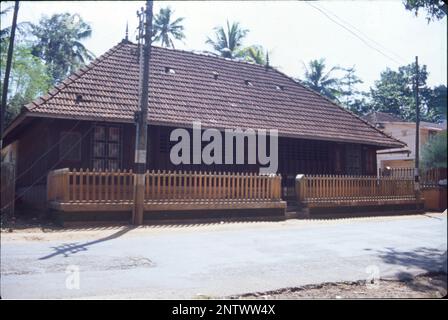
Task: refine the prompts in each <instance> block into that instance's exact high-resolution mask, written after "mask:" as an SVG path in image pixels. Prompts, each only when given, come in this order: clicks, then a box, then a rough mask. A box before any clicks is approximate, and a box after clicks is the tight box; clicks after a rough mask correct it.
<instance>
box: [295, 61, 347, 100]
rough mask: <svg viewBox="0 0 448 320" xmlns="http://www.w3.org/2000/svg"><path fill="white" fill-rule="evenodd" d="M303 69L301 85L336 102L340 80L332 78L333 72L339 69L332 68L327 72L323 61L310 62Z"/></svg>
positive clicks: (339, 93)
mask: <svg viewBox="0 0 448 320" xmlns="http://www.w3.org/2000/svg"><path fill="white" fill-rule="evenodd" d="M304 67H305V79H304V80H303V81H302V83H303V84H304V85H305V86H307V87H308V88H310V89H313V90H314V91H316V92H319V93H320V94H322V95H324V96H326V97H328V98H329V99H331V100H334V101H338V98H339V96H340V95H341V90H340V79H339V78H337V77H336V76H334V75H333V74H334V72H335V71H337V70H340V68H339V67H332V68H330V69H329V70H328V68H327V66H326V64H325V59H323V58H321V59H319V60H311V61H310V62H309V63H308V65H304Z"/></svg>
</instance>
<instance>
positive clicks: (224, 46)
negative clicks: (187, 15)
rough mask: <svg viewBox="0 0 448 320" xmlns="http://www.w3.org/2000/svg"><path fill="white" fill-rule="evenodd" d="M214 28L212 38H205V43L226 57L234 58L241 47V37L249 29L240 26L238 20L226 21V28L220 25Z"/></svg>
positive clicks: (242, 37)
mask: <svg viewBox="0 0 448 320" xmlns="http://www.w3.org/2000/svg"><path fill="white" fill-rule="evenodd" d="M214 30H215V35H214V39H211V38H207V41H206V43H207V44H210V45H211V46H213V49H215V51H217V52H219V53H220V54H221V56H223V57H226V58H235V56H236V55H237V53H238V50H239V49H240V48H241V45H242V41H243V39H244V38H245V37H246V35H247V33H248V32H249V30H246V29H243V28H241V26H240V24H239V22H233V23H232V25H230V23H229V21H227V29H224V27H222V26H220V27H216V28H215V29H214Z"/></svg>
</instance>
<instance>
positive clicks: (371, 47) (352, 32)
mask: <svg viewBox="0 0 448 320" xmlns="http://www.w3.org/2000/svg"><path fill="white" fill-rule="evenodd" d="M305 3H306V4H308V5H309V6H311V7H313V8H314V9H316V10H318V11H319V12H320V13H322V14H323V15H325V16H326V17H327V18H328V19H329V20H331V21H332V22H334V23H336V24H337V25H338V26H340V27H342V28H344V29H345V30H346V31H348V32H350V33H351V34H352V35H353V36H355V37H356V38H358V39H359V40H361V41H362V42H363V43H364V44H365V45H366V46H368V47H369V48H370V49H373V50H375V51H376V52H378V53H379V54H381V55H383V56H384V57H386V58H388V59H389V60H391V61H393V62H395V63H396V64H398V65H401V64H402V62H400V61H398V60H397V59H395V58H393V57H391V56H390V55H388V54H386V53H384V52H383V51H381V50H380V49H378V48H376V47H374V46H372V45H371V44H370V43H369V42H367V41H366V40H365V39H363V38H362V37H361V36H359V35H358V34H357V33H356V32H354V31H352V30H350V29H349V28H348V27H346V26H345V25H343V24H342V23H340V22H338V21H336V20H335V19H333V18H332V17H331V16H329V15H328V14H327V13H326V12H325V11H324V10H322V9H321V8H319V7H317V6H315V5H312V4H311V3H309V2H308V1H306V2H305Z"/></svg>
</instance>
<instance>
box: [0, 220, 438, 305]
mask: <svg viewBox="0 0 448 320" xmlns="http://www.w3.org/2000/svg"><path fill="white" fill-rule="evenodd" d="M65 234H66V235H67V239H64V238H58V239H57V240H54V239H53V240H52V239H51V237H50V238H48V239H45V237H44V239H42V238H39V237H37V238H36V239H37V240H33V239H28V240H20V239H19V240H17V239H16V240H8V237H6V236H5V237H2V247H1V258H2V260H1V267H2V268H1V273H2V277H1V294H2V297H3V298H98V297H101V298H195V297H198V295H203V296H208V297H219V296H225V295H233V294H239V293H245V292H256V291H266V290H274V289H279V288H285V287H293V286H301V285H305V284H314V283H322V282H333V281H352V280H362V279H366V277H367V276H368V273H367V272H366V268H370V269H369V270H371V271H369V272H375V270H378V272H379V275H380V276H381V277H382V278H397V277H404V276H409V275H415V274H419V273H423V272H428V271H440V270H445V271H446V268H447V267H446V264H447V260H446V257H447V255H446V250H447V218H446V214H445V215H442V214H437V215H436V214H435V215H427V216H412V217H409V216H406V217H399V218H398V217H393V218H378V219H349V220H338V221H334V220H332V221H329V222H322V221H319V222H315V221H300V220H288V221H286V222H270V223H243V224H228V225H224V226H219V225H218V226H215V227H207V226H205V227H197V228H196V227H191V226H190V227H184V228H170V227H164V228H148V230H144V231H142V230H138V229H137V230H131V231H129V229H123V230H121V229H116V230H112V232H109V234H110V236H106V237H104V236H100V237H97V238H92V237H91V236H90V237H86V238H85V239H83V238H79V237H78V238H75V240H73V238H72V240H70V237H68V235H70V232H66V233H65ZM62 237H64V233H63V235H62ZM3 238H5V239H3ZM70 266H71V267H70ZM73 266H74V267H73ZM369 266H373V267H369ZM67 267H69V269H68V273H66V272H67ZM70 268H71V269H70ZM73 268H75V269H73ZM76 268H79V271H80V272H79V287H80V288H79V289H76V288H72V289H69V288H67V285H66V284H67V279H69V281H68V284H69V287H70V285H71V287H73V285H74V286H76V274H75V273H72V272H70V270H74V271H76ZM372 270H373V271H372ZM67 277H69V278H67ZM71 280H73V281H74V282H73V281H71Z"/></svg>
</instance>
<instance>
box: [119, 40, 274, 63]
mask: <svg viewBox="0 0 448 320" xmlns="http://www.w3.org/2000/svg"><path fill="white" fill-rule="evenodd" d="M124 44H127V45H133V46H138V45H137V44H136V43H133V42H131V41H127V42H126V43H124ZM151 47H152V48H156V49H161V50H167V51H175V52H179V53H186V54H191V55H194V56H201V57H209V58H216V59H220V60H224V61H230V62H235V63H243V64H247V65H251V66H257V67H261V68H266V65H261V64H258V63H255V62H252V61H245V60H235V59H231V58H226V57H222V56H219V55H218V54H215V53H213V52H211V51H210V54H205V53H199V52H194V51H193V50H185V49H176V48H167V47H162V46H156V45H154V44H152V45H151ZM269 68H270V69H271V68H273V67H272V66H271V65H269Z"/></svg>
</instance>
